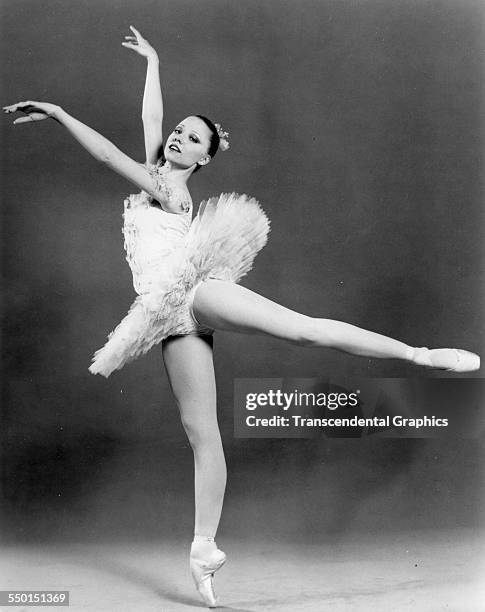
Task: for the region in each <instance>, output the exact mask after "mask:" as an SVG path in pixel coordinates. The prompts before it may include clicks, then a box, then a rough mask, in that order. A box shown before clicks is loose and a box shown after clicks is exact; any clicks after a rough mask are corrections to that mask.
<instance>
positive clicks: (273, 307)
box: [4, 27, 480, 607]
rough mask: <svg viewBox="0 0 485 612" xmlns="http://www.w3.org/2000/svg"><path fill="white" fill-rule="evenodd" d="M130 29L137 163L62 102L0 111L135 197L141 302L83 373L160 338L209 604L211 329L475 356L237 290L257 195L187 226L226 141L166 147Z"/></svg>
mask: <svg viewBox="0 0 485 612" xmlns="http://www.w3.org/2000/svg"><path fill="white" fill-rule="evenodd" d="M131 30H132V35H130V36H127V37H126V40H125V42H124V43H122V44H123V45H124V46H125V47H126V48H128V49H130V50H133V51H135V52H137V53H138V54H140V55H142V56H144V57H145V58H146V60H147V75H146V84H145V91H144V97H143V114H142V118H143V126H144V135H145V148H146V163H145V165H142V164H138V163H136V162H135V161H133V160H132V159H130V158H129V157H128V156H126V155H125V154H124V153H122V152H121V151H120V150H119V149H117V148H116V147H115V146H114V145H113V144H112V143H111V142H109V141H108V140H106V139H105V138H104V137H103V136H101V135H100V134H98V133H97V132H95V131H94V130H92V129H91V128H89V127H88V126H86V125H84V124H83V123H81V122H80V121H78V120H77V119H75V118H74V117H72V116H70V115H69V114H68V113H66V112H65V111H64V110H63V109H61V108H60V107H59V106H56V105H53V104H48V103H43V102H31V101H28V102H19V103H17V104H14V105H11V106H7V107H4V110H5V112H7V113H12V112H16V111H21V112H23V113H25V115H26V116H25V117H22V118H20V119H16V120H15V121H14V123H16V124H19V123H26V122H35V121H40V120H44V119H46V118H48V117H51V118H53V119H55V120H56V121H58V122H59V123H60V124H61V125H63V126H64V127H65V128H66V129H67V130H68V132H69V133H70V134H71V135H72V136H73V137H74V138H75V139H76V140H77V141H78V142H79V143H80V144H81V145H82V146H83V147H84V148H86V149H87V150H88V152H89V153H91V155H93V156H94V157H95V158H96V159H98V160H99V161H101V162H102V163H104V164H105V165H107V166H108V167H110V168H111V169H113V170H114V171H115V172H117V173H118V174H121V175H122V176H123V177H125V178H126V179H128V180H129V181H130V182H131V183H134V184H135V185H136V186H137V187H138V188H141V189H142V190H143V191H142V192H141V193H140V194H136V195H132V196H130V197H129V198H128V199H127V200H126V201H125V215H124V216H125V223H124V234H125V247H126V251H127V259H128V262H129V263H130V266H131V268H132V271H133V277H134V286H135V290H136V291H137V293H138V294H139V295H138V297H137V299H136V300H135V302H134V304H133V306H132V308H131V309H130V312H129V313H128V315H127V316H126V317H125V319H123V321H122V322H121V323H120V325H119V326H118V327H117V328H116V330H115V331H114V332H113V333H112V334H111V335H110V338H109V341H108V343H107V344H106V345H105V346H104V347H103V348H102V349H101V350H100V351H97V353H96V354H95V357H94V362H93V364H92V365H91V367H90V371H91V372H93V373H101V374H103V375H105V376H109V374H110V373H111V372H112V371H113V370H115V369H118V368H120V367H122V366H123V365H124V364H125V363H126V362H127V361H129V360H130V359H133V358H135V357H136V356H137V355H139V354H141V353H144V352H146V351H147V350H148V349H149V348H150V347H151V346H153V345H154V344H157V343H158V342H160V341H163V343H162V351H163V357H164V362H165V366H166V370H167V374H168V377H169V380H170V384H171V388H172V390H173V393H174V395H175V398H176V402H177V404H178V406H179V410H180V415H181V419H182V422H183V425H184V428H185V431H186V433H187V436H188V438H189V441H190V444H191V446H192V449H193V452H194V461H195V530H194V541H193V543H192V547H191V552H190V566H191V571H192V576H193V578H194V581H195V584H196V586H197V589H198V590H199V593H200V595H201V597H202V599H203V600H204V602H205V603H206V605H207V606H209V607H214V606H215V605H216V598H215V594H214V590H213V585H212V576H213V574H214V572H215V571H216V570H217V569H219V568H220V567H221V566H222V564H223V563H224V561H225V554H224V553H223V552H222V551H220V550H218V549H217V546H216V543H215V541H214V537H215V534H216V531H217V527H218V524H219V519H220V515H221V510H222V503H223V497H224V491H225V484H226V466H225V460H224V453H223V448H222V443H221V438H220V433H219V428H218V424H217V415H216V388H215V377H214V368H213V356H212V337H211V334H212V332H213V330H228V331H236V332H242V333H255V334H259V333H264V334H268V335H271V336H274V337H276V338H280V339H283V340H287V341H288V342H292V343H296V344H301V345H306V346H310V347H330V348H334V349H338V350H342V351H346V352H348V353H352V354H355V355H362V356H368V357H377V358H394V359H402V360H405V361H409V362H413V363H415V364H419V365H423V366H428V367H433V368H439V369H447V370H450V371H454V372H465V371H472V370H476V369H478V368H479V366H480V360H479V357H478V356H477V355H474V354H473V353H470V352H467V351H461V350H456V349H435V350H429V349H427V348H415V347H411V346H408V345H406V344H404V343H402V342H400V341H398V340H394V339H391V338H388V337H386V336H382V335H380V334H377V333H374V332H371V331H366V330H364V329H361V328H358V327H355V326H353V325H350V324H347V323H343V322H340V321H334V320H330V319H320V318H318V319H317V318H312V317H308V316H305V315H303V314H299V313H297V312H294V311H292V310H289V309H287V308H285V307H283V306H281V305H279V304H276V303H274V302H272V301H270V300H268V299H266V298H264V297H262V296H260V295H257V294H255V293H254V292H252V291H250V290H248V289H245V288H243V287H241V286H239V285H237V284H236V281H238V280H239V278H240V277H241V276H242V275H243V274H245V273H246V272H247V271H248V270H249V269H250V267H251V264H252V261H253V259H254V257H255V255H256V253H257V252H258V251H259V250H260V249H261V248H262V246H264V243H265V241H266V235H267V232H268V222H267V219H266V217H265V215H264V213H263V212H262V211H261V210H260V208H259V206H258V204H257V203H256V202H255V201H254V200H248V199H247V198H246V197H245V196H239V197H237V196H234V195H232V196H221V198H219V201H215V200H210V201H209V202H208V203H207V204H204V205H201V209H200V210H199V214H198V216H197V217H196V219H195V220H194V222H192V224H191V223H190V221H191V216H192V201H191V198H190V193H189V191H188V188H187V182H188V179H189V178H190V177H191V176H192V174H193V173H194V172H195V171H197V170H199V169H200V168H201V167H203V166H205V165H207V164H208V163H210V162H211V161H212V159H213V157H214V156H215V154H216V152H217V150H218V149H219V148H221V149H227V148H228V141H227V134H226V133H224V132H223V131H222V129H221V128H220V126H217V125H216V124H213V123H212V122H211V121H210V120H208V119H206V118H205V117H202V116H190V117H187V118H185V119H184V120H183V121H182V122H180V124H178V125H177V127H176V128H175V130H174V131H173V132H172V134H171V135H170V136H169V137H168V139H167V141H166V143H165V147H163V137H162V119H163V103H162V93H161V88H160V80H159V70H158V57H157V54H156V52H155V50H154V49H153V48H152V47H151V46H150V44H149V43H148V42H147V41H146V40H145V39H143V37H142V36H141V35H140V33H139V32H138V31H137V30H136V29H135V28H133V27H131ZM162 150H163V152H162ZM144 239H145V240H144Z"/></svg>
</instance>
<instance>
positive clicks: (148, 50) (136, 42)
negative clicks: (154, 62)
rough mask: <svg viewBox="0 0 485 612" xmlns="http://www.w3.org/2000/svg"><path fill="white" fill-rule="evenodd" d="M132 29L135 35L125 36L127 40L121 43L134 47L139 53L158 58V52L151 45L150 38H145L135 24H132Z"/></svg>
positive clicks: (124, 45)
mask: <svg viewBox="0 0 485 612" xmlns="http://www.w3.org/2000/svg"><path fill="white" fill-rule="evenodd" d="M130 30H131V31H132V32H133V34H134V36H125V42H122V43H121V44H122V45H123V47H126V48H127V49H132V50H133V51H136V53H138V55H141V56H142V57H146V58H147V59H150V58H153V59H158V55H157V52H156V51H155V49H154V48H153V47H152V46H151V44H150V43H149V42H148V40H146V39H145V38H143V36H142V35H141V34H140V32H138V30H137V29H136V28H134V27H133V26H130Z"/></svg>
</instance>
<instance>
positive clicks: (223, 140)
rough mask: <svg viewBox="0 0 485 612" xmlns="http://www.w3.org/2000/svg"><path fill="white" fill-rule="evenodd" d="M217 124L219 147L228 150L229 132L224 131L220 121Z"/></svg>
mask: <svg viewBox="0 0 485 612" xmlns="http://www.w3.org/2000/svg"><path fill="white" fill-rule="evenodd" d="M214 125H215V126H216V130H217V134H218V136H219V149H220V150H221V151H227V149H229V146H230V145H229V132H224V130H223V129H222V126H221V124H220V123H214Z"/></svg>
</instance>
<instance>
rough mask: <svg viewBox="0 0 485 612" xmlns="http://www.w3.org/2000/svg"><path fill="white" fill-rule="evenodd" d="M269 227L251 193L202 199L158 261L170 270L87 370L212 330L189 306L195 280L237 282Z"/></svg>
mask: <svg viewBox="0 0 485 612" xmlns="http://www.w3.org/2000/svg"><path fill="white" fill-rule="evenodd" d="M163 214H170V213H163ZM178 216H179V215H177V217H178ZM172 218H173V216H172ZM268 232H269V220H268V218H267V216H266V214H265V213H264V211H263V210H262V209H261V207H260V205H259V203H258V202H257V201H256V200H255V199H254V198H250V197H249V196H247V195H244V194H243V195H238V194H236V193H229V194H227V193H223V194H221V195H220V196H219V197H218V198H217V197H215V198H210V199H209V200H207V201H204V202H202V203H201V205H200V207H199V211H198V214H197V216H196V217H195V218H194V220H193V221H192V223H191V224H190V227H189V229H188V231H187V233H186V235H185V237H184V240H183V242H182V243H181V244H180V246H179V248H177V249H175V250H173V251H172V252H171V253H170V254H169V256H168V257H167V258H166V259H164V261H163V262H162V264H163V268H164V270H165V271H167V270H169V272H170V273H169V274H168V275H167V274H165V273H164V274H159V282H157V278H156V275H155V276H154V277H153V279H152V282H151V283H150V288H149V290H147V291H146V292H143V293H142V294H141V295H139V296H138V297H137V298H136V299H135V301H134V302H133V304H132V305H131V307H130V310H129V311H128V314H127V315H126V316H125V318H124V319H123V320H122V321H121V322H120V323H119V325H118V326H117V327H116V328H115V329H114V331H112V332H111V333H110V334H109V336H108V341H107V343H106V344H105V345H104V346H103V347H102V348H101V349H99V350H98V351H96V352H95V354H94V357H93V362H92V364H91V366H90V367H89V371H90V372H91V373H92V374H101V375H103V376H105V377H108V376H109V375H110V374H111V373H112V372H113V371H115V370H119V369H120V368H122V367H123V366H124V365H125V364H126V363H128V362H130V361H132V360H133V359H136V358H137V357H139V356H140V355H143V354H144V353H146V352H147V351H148V350H150V348H152V347H153V346H154V345H156V344H158V343H159V342H161V341H162V340H164V339H165V338H167V337H169V336H176V335H187V334H194V333H198V334H203V333H211V332H212V331H213V330H211V329H209V328H207V327H204V326H202V325H200V324H199V323H198V322H197V321H196V319H195V317H194V314H193V311H192V302H193V299H194V294H195V291H196V289H197V287H198V285H199V284H200V283H202V282H203V281H205V280H207V279H209V278H215V279H219V280H225V281H229V282H233V283H237V282H238V281H239V280H240V279H241V278H242V277H243V276H244V275H245V274H247V272H249V270H250V269H251V268H252V265H253V261H254V258H255V257H256V255H257V253H258V252H259V251H260V250H261V249H262V248H263V246H264V245H265V244H266V242H267V236H268ZM125 246H126V245H125ZM167 279H168V280H167Z"/></svg>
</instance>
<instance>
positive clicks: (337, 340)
mask: <svg viewBox="0 0 485 612" xmlns="http://www.w3.org/2000/svg"><path fill="white" fill-rule="evenodd" d="M193 310H194V315H195V317H196V318H197V320H198V321H199V322H200V323H202V324H204V325H207V326H209V327H212V328H213V329H220V330H226V331H235V332H241V333H253V334H268V335H270V336H274V337H276V338H280V339H282V340H286V341H288V342H293V343H296V344H300V345H304V346H315V347H320V346H321V347H329V348H333V349H337V350H340V351H345V352H346V353H351V354H352V355H361V356H366V357H377V358H384V359H402V360H405V361H410V362H413V363H416V364H418V365H424V366H429V367H434V368H441V369H451V370H454V371H457V372H468V371H473V370H477V369H479V367H480V358H479V357H478V355H475V354H473V353H470V352H468V351H461V350H460V351H458V350H456V349H433V350H428V349H427V348H426V347H422V348H416V347H412V346H409V345H407V344H405V343H404V342H400V341H399V340H395V339H394V338H389V337H388V336H383V335H382V334H378V333H375V332H372V331H368V330H366V329H362V328H361V327H357V326H356V325H351V324H350V323H344V322H343V321H335V320H333V319H323V318H316V317H309V316H306V315H303V314H301V313H298V312H295V311H293V310H290V309H289V308H285V307H284V306H281V305H280V304H277V303H276V302H272V301H271V300H268V299H267V298H265V297H263V296H262V295H258V294H257V293H255V292H254V291H250V290H249V289H246V288H245V287H241V286H240V285H236V284H234V283H230V282H226V281H220V280H207V281H205V282H203V283H201V284H200V285H199V287H198V288H197V290H196V292H195V295H194V301H193Z"/></svg>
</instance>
